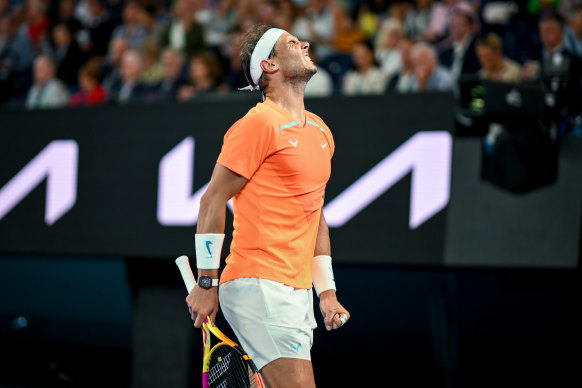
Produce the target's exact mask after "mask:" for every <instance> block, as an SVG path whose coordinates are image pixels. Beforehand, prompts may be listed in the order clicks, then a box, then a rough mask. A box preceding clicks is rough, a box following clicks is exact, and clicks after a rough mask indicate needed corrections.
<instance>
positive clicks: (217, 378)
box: [176, 256, 265, 388]
mask: <svg viewBox="0 0 582 388" xmlns="http://www.w3.org/2000/svg"><path fill="white" fill-rule="evenodd" d="M176 265H177V266H178V268H179V269H180V273H181V274H182V279H183V280H184V284H185V285H186V289H187V290H188V292H191V291H192V289H193V288H194V287H195V286H196V279H195V278H194V274H193V273H192V269H191V268H190V263H189V261H188V256H180V257H178V258H177V259H176ZM210 334H213V335H214V336H215V337H216V338H217V339H218V340H219V341H220V342H219V343H218V344H216V345H214V347H211V345H210V344H211V341H210ZM202 342H203V343H204V356H203V358H202V388H229V387H233V388H265V383H264V382H263V377H262V376H261V374H260V372H259V371H258V369H257V367H256V366H255V363H254V362H253V360H252V359H251V357H250V356H249V355H248V354H246V352H245V351H244V350H243V348H242V347H241V346H240V345H238V344H237V343H236V342H234V341H232V340H231V339H229V338H228V337H227V336H225V335H224V334H222V332H221V331H220V330H218V328H217V327H216V326H215V325H214V322H212V321H211V320H210V319H209V318H208V317H206V319H205V320H204V322H203V323H202Z"/></svg>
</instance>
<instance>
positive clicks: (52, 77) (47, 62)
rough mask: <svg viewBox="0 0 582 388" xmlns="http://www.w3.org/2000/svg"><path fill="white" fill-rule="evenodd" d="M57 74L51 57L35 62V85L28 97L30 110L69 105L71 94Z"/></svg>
mask: <svg viewBox="0 0 582 388" xmlns="http://www.w3.org/2000/svg"><path fill="white" fill-rule="evenodd" d="M56 73H57V69H56V67H55V64H54V62H53V61H52V59H50V57H48V56H46V55H41V56H39V57H38V58H37V59H36V60H35V61H34V85H32V87H31V88H30V90H29V91H28V96H27V97H26V107H27V108H28V109H39V108H59V107H63V106H66V105H67V104H68V103H69V92H68V91H67V88H66V87H65V85H64V84H63V83H62V82H61V81H60V80H59V79H58V78H56Z"/></svg>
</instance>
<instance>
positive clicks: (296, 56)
mask: <svg viewBox="0 0 582 388" xmlns="http://www.w3.org/2000/svg"><path fill="white" fill-rule="evenodd" d="M273 61H274V62H275V63H276V64H277V65H279V69H280V71H282V72H283V75H284V76H285V78H288V79H298V78H301V79H307V80H309V78H311V77H312V76H313V74H315V73H316V72H317V66H316V65H315V63H313V62H312V61H311V58H310V57H309V43H307V42H301V41H300V40H299V39H297V37H295V36H293V35H291V34H289V33H288V32H285V33H283V35H281V36H280V37H279V39H278V40H277V43H276V44H275V57H274V58H273Z"/></svg>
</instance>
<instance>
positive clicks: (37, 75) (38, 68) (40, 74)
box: [34, 57, 55, 85]
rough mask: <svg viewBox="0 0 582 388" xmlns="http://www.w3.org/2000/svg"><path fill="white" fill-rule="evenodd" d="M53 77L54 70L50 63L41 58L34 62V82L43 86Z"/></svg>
mask: <svg viewBox="0 0 582 388" xmlns="http://www.w3.org/2000/svg"><path fill="white" fill-rule="evenodd" d="M54 76H55V68H54V66H53V65H52V63H51V62H50V61H49V60H48V59H46V58H43V57H40V58H38V59H37V60H36V61H35V62H34V82H35V83H36V84H38V85H44V84H46V83H47V82H48V81H50V80H51V79H52V78H53V77H54Z"/></svg>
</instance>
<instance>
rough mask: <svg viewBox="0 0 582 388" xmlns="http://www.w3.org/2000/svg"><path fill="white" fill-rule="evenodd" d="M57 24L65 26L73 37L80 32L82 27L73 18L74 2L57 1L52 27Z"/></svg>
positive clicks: (66, 0)
mask: <svg viewBox="0 0 582 388" xmlns="http://www.w3.org/2000/svg"><path fill="white" fill-rule="evenodd" d="M58 24H66V25H67V27H68V28H69V31H71V34H72V35H73V36H75V34H76V33H77V32H78V31H80V30H81V28H82V27H83V25H82V24H81V22H80V21H79V19H77V18H76V16H75V0H60V1H59V4H58V12H57V15H56V17H55V19H54V20H52V25H53V26H56V25H58Z"/></svg>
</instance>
